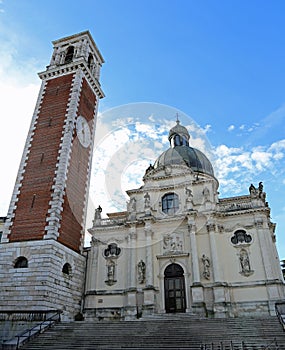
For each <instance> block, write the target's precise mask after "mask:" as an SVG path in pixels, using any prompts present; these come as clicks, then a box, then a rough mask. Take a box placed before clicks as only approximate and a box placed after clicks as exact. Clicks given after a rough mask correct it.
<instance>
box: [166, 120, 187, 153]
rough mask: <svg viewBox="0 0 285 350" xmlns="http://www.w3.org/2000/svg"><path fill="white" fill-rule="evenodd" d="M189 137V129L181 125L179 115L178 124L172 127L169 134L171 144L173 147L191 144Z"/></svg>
mask: <svg viewBox="0 0 285 350" xmlns="http://www.w3.org/2000/svg"><path fill="white" fill-rule="evenodd" d="M189 139H190V135H189V132H188V130H187V129H186V128H185V127H184V126H182V125H180V121H179V119H178V117H177V120H176V125H175V126H174V127H173V128H171V129H170V131H169V135H168V140H169V142H170V146H171V147H172V148H173V147H176V146H189Z"/></svg>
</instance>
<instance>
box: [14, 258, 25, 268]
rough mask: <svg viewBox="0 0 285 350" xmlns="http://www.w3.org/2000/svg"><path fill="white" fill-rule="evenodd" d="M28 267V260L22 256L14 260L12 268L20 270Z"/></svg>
mask: <svg viewBox="0 0 285 350" xmlns="http://www.w3.org/2000/svg"><path fill="white" fill-rule="evenodd" d="M26 267H28V260H27V258H25V257H24V256H20V257H19V258H17V259H16V261H15V264H14V268H15V269H22V268H26Z"/></svg>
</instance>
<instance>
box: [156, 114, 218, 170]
mask: <svg viewBox="0 0 285 350" xmlns="http://www.w3.org/2000/svg"><path fill="white" fill-rule="evenodd" d="M189 138H190V135H189V133H188V130H187V129H186V128H185V127H184V126H182V125H180V122H179V121H178V120H177V125H176V126H174V127H173V128H172V129H170V132H169V137H168V139H169V142H170V146H171V147H170V148H169V149H168V150H166V151H165V152H163V153H162V154H161V155H160V156H159V157H158V158H157V160H156V161H155V163H154V168H155V169H156V168H158V167H161V166H166V165H187V166H188V167H189V168H191V169H192V170H193V171H194V172H199V173H204V174H208V175H211V176H214V170H213V167H212V164H211V162H210V161H209V159H208V158H207V157H206V156H205V154H204V153H203V152H201V151H199V150H198V149H196V148H193V147H190V146H189V142H188V141H189Z"/></svg>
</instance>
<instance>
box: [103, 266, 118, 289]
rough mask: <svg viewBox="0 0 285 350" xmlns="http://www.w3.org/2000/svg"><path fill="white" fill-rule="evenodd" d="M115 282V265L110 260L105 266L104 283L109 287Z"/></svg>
mask: <svg viewBox="0 0 285 350" xmlns="http://www.w3.org/2000/svg"><path fill="white" fill-rule="evenodd" d="M116 282H117V281H115V263H114V261H112V260H110V261H109V262H108V265H107V280H106V281H105V283H107V284H108V285H109V286H111V285H113V284H114V283H116Z"/></svg>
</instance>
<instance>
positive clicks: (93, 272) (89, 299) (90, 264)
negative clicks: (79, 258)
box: [84, 237, 101, 309]
mask: <svg viewBox="0 0 285 350" xmlns="http://www.w3.org/2000/svg"><path fill="white" fill-rule="evenodd" d="M100 244H101V242H100V241H99V240H98V239H96V238H95V237H92V240H91V247H90V251H89V252H88V258H87V270H86V272H85V273H86V286H85V303H84V307H85V308H87V309H88V308H95V299H94V295H93V294H94V292H95V291H96V288H97V276H98V272H97V270H98V253H99V245H100Z"/></svg>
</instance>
